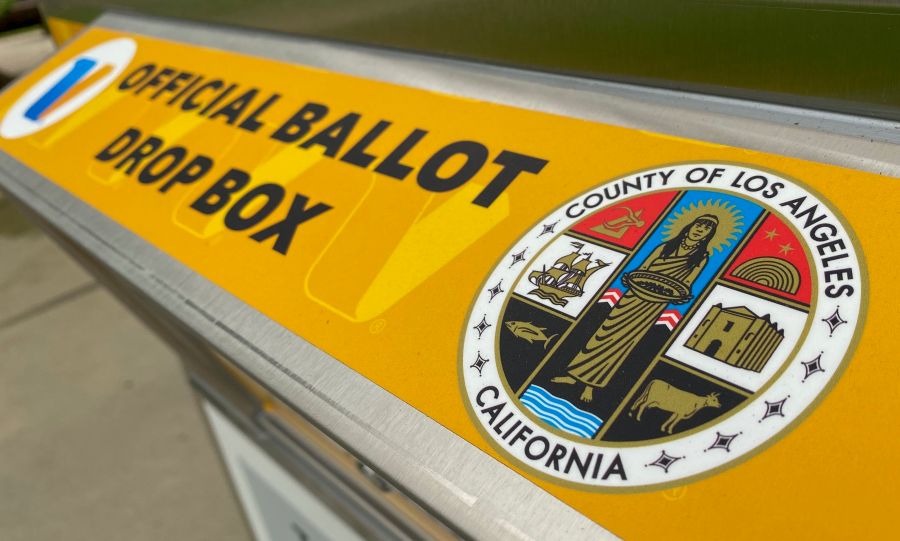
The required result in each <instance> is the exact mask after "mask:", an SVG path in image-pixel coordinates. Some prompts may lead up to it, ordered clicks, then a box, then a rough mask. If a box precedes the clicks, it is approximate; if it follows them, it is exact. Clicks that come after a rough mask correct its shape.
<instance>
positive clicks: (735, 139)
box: [0, 14, 900, 539]
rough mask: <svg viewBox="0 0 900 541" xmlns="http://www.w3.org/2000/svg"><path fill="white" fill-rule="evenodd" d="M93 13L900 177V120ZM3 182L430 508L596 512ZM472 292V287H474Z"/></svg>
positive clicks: (483, 532) (155, 259)
mask: <svg viewBox="0 0 900 541" xmlns="http://www.w3.org/2000/svg"><path fill="white" fill-rule="evenodd" d="M96 24H97V25H100V26H104V27H109V28H114V29H120V30H124V31H130V32H136V33H141V34H145V35H149V36H155V37H160V38H166V39H172V40H177V41H182V42H188V43H193V44H196V45H202V46H210V47H215V48H219V49H225V50H230V51H235V52H240V53H246V54H253V55H258V56H263V57H268V58H274V59H276V60H282V61H286V62H294V63H300V64H305V65H309V66H315V67H322V68H326V69H330V70H333V71H338V72H344V73H350V74H353V75H357V76H364V77H369V78H373V79H379V80H383V81H388V82H393V83H397V84H403V85H409V86H415V87H419V88H424V89H429V90H436V91H441V92H445V93H450V94H455V95H460V96H470V97H477V98H479V99H482V100H487V101H492V102H497V103H505V104H509V105H514V106H518V107H522V108H526V109H533V110H539V111H546V112H551V113H556V114H564V115H568V116H573V117H578V118H585V119H589V120H596V121H601V122H607V123H611V124H617V125H623V126H630V127H635V128H639V129H644V130H652V131H657V132H663V133H667V134H672V135H674V136H680V137H691V138H697V139H702V140H707V141H712V142H715V143H719V144H730V145H737V146H742V147H746V148H750V149H755V150H762V151H768V152H775V153H779V154H784V155H789V156H795V157H800V158H805V159H810V160H815V161H820V162H824V163H831V164H836V165H843V166H847V167H851V168H856V169H860V170H864V171H869V172H874V173H878V174H883V175H892V176H900V152H898V150H900V125H898V124H897V123H891V122H884V121H876V120H870V119H862V118H856V117H851V116H845V115H837V114H824V113H820V112H813V111H808V110H802V109H795V108H789V107H781V106H770V105H765V104H760V103H753V102H741V101H737V100H731V99H710V98H708V97H703V96H698V95H691V94H684V93H676V92H671V91H660V90H650V89H646V88H640V87H635V86H629V85H622V84H613V83H600V82H596V81H590V80H584V79H576V78H571V77H563V76H549V75H544V74H538V73H530V72H524V71H519V70H515V69H508V68H497V67H488V66H483V65H476V64H470V63H465V62H461V61H451V60H440V59H434V58H427V57H423V56H417V55H414V54H405V53H395V52H388V51H378V50H370V49H365V48H361V47H355V46H349V45H336V44H329V43H322V42H317V41H315V40H310V39H299V38H293V37H287V36H279V35H267V34H263V33H255V32H251V31H237V30H234V29H222V28H216V27H212V26H203V25H196V24H190V23H186V22H179V21H171V20H163V19H152V18H146V17H140V18H138V17H135V16H129V15H122V14H111V15H104V16H103V17H101V18H100V19H99V20H98V21H97V23H96ZM0 184H2V186H3V187H4V188H5V189H6V190H9V191H10V192H11V193H12V194H13V195H14V196H15V197H16V198H17V199H19V200H20V201H23V202H25V204H27V205H28V206H29V207H31V208H32V209H33V210H34V211H36V212H38V213H39V214H40V215H41V216H43V217H44V218H45V219H46V220H47V221H49V222H51V223H52V225H53V227H54V228H56V229H58V230H61V231H64V232H66V234H67V235H68V236H69V237H70V238H71V240H72V241H73V242H75V243H77V244H79V245H80V246H82V247H83V249H85V250H87V251H89V252H91V253H93V254H94V255H95V257H98V258H100V259H102V260H103V261H104V262H105V264H106V265H108V267H109V268H110V270H111V271H112V272H115V273H116V274H118V275H120V276H121V277H122V278H124V279H125V280H127V281H128V282H129V283H130V284H131V285H132V286H134V287H136V288H138V289H140V290H141V291H142V292H144V294H146V295H148V296H149V297H151V298H152V299H153V300H154V301H155V302H156V303H158V304H160V305H162V306H165V307H166V308H167V309H168V311H169V313H170V315H171V317H172V318H173V319H174V320H175V321H177V322H179V323H180V324H181V325H186V326H188V327H190V328H192V329H193V330H194V331H195V332H196V333H198V334H199V335H201V336H202V337H203V339H204V340H207V341H209V342H210V343H214V344H217V346H218V347H219V349H220V350H221V351H222V352H223V353H224V354H225V355H226V356H227V357H228V358H230V359H231V360H232V361H233V362H235V363H238V364H239V365H240V366H241V367H242V368H243V369H245V370H246V371H248V372H249V373H252V374H253V375H254V376H255V377H256V378H257V379H258V380H259V381H261V382H263V383H264V384H265V385H266V386H268V387H270V388H271V389H273V390H274V391H275V392H276V393H277V394H279V395H280V396H282V397H285V398H286V399H287V400H288V401H289V402H290V403H291V405H292V406H294V407H295V408H297V409H298V410H300V411H302V412H303V413H304V415H306V416H307V417H309V418H310V419H312V420H314V421H315V422H316V424H317V425H318V426H321V427H325V428H326V429H327V430H328V431H329V433H330V434H331V435H332V436H334V438H335V439H336V440H339V441H341V442H344V443H345V444H346V445H348V447H351V448H352V450H353V451H354V452H355V453H356V454H358V455H359V456H361V457H363V458H364V459H365V460H366V461H367V462H368V463H369V464H371V465H372V466H373V467H375V468H377V469H378V470H379V471H381V472H385V473H386V474H387V475H389V476H390V478H391V479H392V480H393V481H394V482H396V483H397V484H399V485H401V486H402V487H403V488H404V489H405V490H407V491H409V492H411V493H412V494H413V495H414V496H415V497H416V498H417V499H419V500H420V501H422V502H424V503H425V504H426V505H427V506H428V507H431V508H433V509H439V510H440V511H441V513H442V514H443V515H444V517H445V518H446V519H447V520H449V521H451V522H452V523H453V524H455V525H457V526H458V527H459V528H461V529H462V530H464V531H465V532H467V533H468V534H469V535H472V536H474V537H478V538H483V539H551V538H553V539H598V538H604V537H609V536H610V534H609V533H608V532H605V530H603V529H602V528H601V527H600V526H598V525H596V524H594V523H593V522H592V521H590V520H588V519H587V518H585V517H584V516H583V515H581V514H580V513H577V512H576V511H574V510H573V509H571V508H570V507H568V506H566V505H565V504H563V503H562V502H560V501H559V500H557V499H555V498H554V497H552V496H550V495H549V494H547V493H546V492H544V491H543V490H541V489H539V488H538V487H536V486H535V485H533V484H532V483H530V482H529V481H527V480H526V479H524V478H523V477H521V476H519V475H518V474H516V473H514V472H513V471H512V470H510V469H508V468H507V467H505V466H504V465H502V464H501V463H499V462H497V461H496V460H494V459H492V458H491V457H489V456H488V455H487V454H485V453H483V452H481V451H480V450H478V449H477V448H475V447H474V446H472V445H471V444H469V443H467V442H465V441H463V440H462V439H460V438H459V437H457V436H455V435H454V434H452V433H451V432H450V431H448V430H446V429H445V428H443V427H442V426H440V425H438V424H437V423H435V422H434V421H432V420H431V419H430V418H428V417H426V416H424V415H422V414H421V413H419V412H418V411H416V410H414V409H413V408H411V407H410V406H408V405H407V404H405V403H404V402H402V401H401V400H399V399H398V398H397V397H395V396H393V395H391V394H389V393H387V392H386V391H385V390H384V389H381V388H380V387H377V386H376V385H374V384H372V383H371V382H369V381H368V380H367V379H365V378H364V377H362V376H361V375H359V374H357V373H356V372H354V371H353V370H351V369H349V368H348V367H346V366H345V365H343V364H342V363H340V362H338V361H337V360H336V359H334V358H332V357H330V356H328V355H326V354H324V353H323V352H321V351H319V350H318V349H316V348H314V347H313V346H311V345H310V344H309V343H308V342H306V341H305V340H303V339H302V338H301V337H299V336H297V335H295V334H293V333H291V332H289V331H287V330H286V329H284V328H283V327H281V326H280V325H278V324H277V323H275V322H273V321H272V320H270V319H268V318H267V317H265V316H263V315H262V314H260V313H259V312H258V311H256V310H255V309H253V308H251V307H249V306H248V305H246V304H244V303H243V302H241V301H240V300H238V299H237V298H235V297H234V296H233V295H231V294H229V293H228V292H226V291H224V290H222V289H221V288H220V287H218V286H216V285H214V284H213V283H212V282H210V281H209V280H207V279H205V278H203V277H201V276H199V275H197V274H196V273H194V272H192V271H191V270H189V269H187V268H185V267H184V266H183V265H181V264H180V263H178V262H177V261H175V260H174V259H173V258H171V257H170V256H168V255H166V254H164V253H163V252H161V251H160V250H158V249H156V248H154V247H153V246H150V245H149V244H148V243H146V242H145V241H143V240H141V239H140V238H138V237H137V236H135V235H134V234H132V233H130V232H128V231H127V230H125V229H124V228H122V227H121V226H119V225H117V224H116V223H114V222H112V221H111V220H109V219H108V218H106V217H105V216H103V215H102V214H100V213H99V212H97V211H95V210H93V209H92V208H90V207H89V206H88V205H86V204H84V203H82V202H81V201H79V200H77V199H75V198H73V197H72V196H71V195H69V194H68V193H67V192H65V191H64V190H62V189H60V188H58V187H57V186H55V185H54V184H52V183H51V182H48V181H47V180H45V179H43V178H42V177H41V176H40V175H37V174H36V173H34V172H33V171H31V170H29V169H28V168H27V167H25V166H23V165H22V164H21V163H19V162H17V161H16V160H15V159H13V158H11V157H10V156H8V155H5V154H0ZM467 302H468V301H467Z"/></svg>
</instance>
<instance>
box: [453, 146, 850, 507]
mask: <svg viewBox="0 0 900 541" xmlns="http://www.w3.org/2000/svg"><path fill="white" fill-rule="evenodd" d="M853 239H854V237H853V234H852V232H851V231H850V229H849V228H848V226H847V225H846V224H845V223H843V221H842V219H841V217H840V216H839V215H838V214H837V213H836V212H835V211H834V209H833V207H832V206H831V205H830V204H829V203H828V202H826V201H823V200H822V199H820V198H819V197H818V196H817V195H815V194H813V193H811V192H809V191H807V190H806V189H805V188H804V187H803V186H801V185H800V184H798V183H797V182H795V181H793V180H791V179H788V178H785V177H782V176H779V175H778V174H775V173H772V172H768V171H760V170H756V169H753V168H750V167H745V166H740V165H733V164H714V163H710V164H706V163H693V164H681V165H672V166H666V167H660V168H658V169H651V170H647V171H643V172H640V173H635V174H631V175H628V176H625V177H622V178H619V179H616V180H613V181H612V182H609V183H605V184H603V185H601V186H599V187H597V188H596V189H593V190H591V191H589V192H588V193H585V194H582V195H580V196H578V197H577V198H575V199H574V200H572V201H570V202H568V203H566V204H565V205H563V206H562V207H560V208H559V209H557V210H556V211H554V212H553V213H552V214H550V215H549V216H547V217H546V218H545V219H543V220H541V221H540V222H539V223H538V224H537V225H536V226H535V227H533V228H532V229H531V230H530V231H528V232H526V233H525V235H523V236H522V237H521V239H520V240H519V241H518V242H516V243H515V245H514V246H513V247H512V248H511V249H510V250H509V252H508V253H507V254H506V255H504V256H503V257H502V258H501V259H500V261H499V263H498V264H497V265H496V267H495V268H494V270H493V272H492V273H491V274H490V276H489V277H488V279H487V281H486V282H485V284H484V287H483V288H482V289H481V291H479V293H478V297H477V299H476V301H475V303H474V306H473V307H472V310H471V314H470V317H469V320H468V322H467V324H466V327H465V330H464V333H465V334H464V339H463V349H462V358H461V363H460V371H461V377H462V380H463V387H464V392H465V395H466V402H467V406H468V408H469V411H470V413H471V415H472V417H473V418H474V419H475V421H476V422H477V423H478V425H479V426H480V428H481V430H482V432H483V434H484V435H485V436H486V437H487V438H488V439H489V440H490V441H491V442H492V444H494V445H495V447H496V448H497V449H499V450H500V451H501V452H502V453H503V454H505V455H506V456H507V457H508V458H510V459H511V460H513V461H515V462H517V463H519V464H522V465H524V466H526V467H527V468H528V469H530V470H531V471H533V472H536V473H538V474H540V475H542V476H544V477H550V478H553V479H555V480H560V481H564V482H568V483H574V484H577V485H581V486H588V487H591V488H596V489H608V490H616V489H620V490H621V489H628V490H635V489H640V488H641V487H644V488H652V487H657V488H658V487H661V486H665V485H673V484H680V483H684V482H686V481H687V480H689V479H692V478H696V477H699V476H704V475H709V474H712V473H714V472H715V471H718V470H720V469H722V468H724V467H726V466H728V465H729V464H730V463H733V462H735V461H738V460H740V459H741V458H742V457H746V456H747V455H748V454H750V453H753V452H754V451H756V450H758V449H759V448H760V447H761V446H764V445H765V444H767V443H771V442H772V441H773V440H776V439H777V438H779V437H780V436H782V435H784V434H785V433H786V432H787V431H788V430H789V429H790V428H791V427H792V426H793V425H795V424H796V423H797V422H798V421H800V419H801V418H802V417H803V416H804V415H805V414H806V413H808V412H809V411H810V410H811V409H812V408H813V407H814V406H815V405H816V404H817V403H818V402H819V401H820V399H822V398H823V396H824V393H825V392H826V391H827V390H828V389H829V388H830V387H831V386H832V385H833V384H834V383H836V381H837V379H838V377H839V376H840V374H841V372H842V370H843V369H844V367H845V365H846V364H847V362H848V360H849V357H850V352H851V350H852V348H853V346H854V345H855V343H856V340H857V336H858V334H859V332H860V330H861V328H862V326H861V325H860V322H861V321H862V319H863V315H864V308H865V298H866V290H865V289H866V284H865V272H864V269H863V262H862V260H861V258H860V256H859V254H858V252H857V248H856V245H855V243H854V240H853Z"/></svg>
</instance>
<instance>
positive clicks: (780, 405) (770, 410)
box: [759, 395, 791, 423]
mask: <svg viewBox="0 0 900 541" xmlns="http://www.w3.org/2000/svg"><path fill="white" fill-rule="evenodd" d="M790 397H791V395H787V396H786V397H784V398H782V399H781V400H779V401H777V402H769V401H768V400H766V401H765V402H766V412H765V413H764V414H763V416H762V419H760V420H759V422H760V423H761V422H763V421H765V420H766V419H768V418H769V417H776V416H779V417H784V403H785V402H787V399H788V398H790Z"/></svg>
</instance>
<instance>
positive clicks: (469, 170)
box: [118, 63, 547, 207]
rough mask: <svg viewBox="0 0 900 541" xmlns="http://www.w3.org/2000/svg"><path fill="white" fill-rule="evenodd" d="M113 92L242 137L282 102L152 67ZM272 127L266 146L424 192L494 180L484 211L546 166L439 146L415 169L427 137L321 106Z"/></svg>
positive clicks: (474, 145)
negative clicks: (284, 147) (291, 148)
mask: <svg viewBox="0 0 900 541" xmlns="http://www.w3.org/2000/svg"><path fill="white" fill-rule="evenodd" d="M118 89H119V90H120V91H123V92H129V93H131V94H133V95H135V96H141V97H144V98H145V99H148V100H150V101H157V102H159V103H164V104H165V105H166V106H168V107H172V108H178V109H180V110H181V111H184V112H191V113H192V114H197V115H199V116H202V117H206V118H208V119H209V120H211V121H215V120H218V121H220V122H224V123H225V124H228V125H230V126H234V127H236V128H238V129H241V130H245V131H249V132H257V131H259V130H261V129H262V128H263V127H264V126H266V125H267V124H268V122H266V121H264V120H263V117H264V115H265V113H266V111H268V110H269V109H270V108H271V107H272V105H273V104H275V103H276V102H278V101H279V100H281V95H280V94H278V93H275V92H264V91H262V90H261V89H259V88H256V87H250V86H242V85H240V84H238V83H229V82H226V81H224V80H222V79H216V78H208V77H206V76H203V75H200V74H196V73H191V72H187V71H183V70H180V69H177V68H173V67H167V66H157V65H156V64H152V63H149V64H144V65H142V66H139V67H137V68H135V69H134V70H133V71H131V72H130V73H128V74H126V75H125V76H124V77H123V78H122V80H121V81H120V83H119V85H118ZM276 124H277V127H276V128H274V129H273V130H271V131H270V132H269V135H268V136H269V138H271V139H274V140H276V141H280V142H282V143H287V144H293V145H296V146H297V147H299V148H301V149H305V150H309V149H316V150H319V151H321V152H322V154H324V155H325V156H328V157H329V158H333V159H336V160H340V161H341V162H344V163H347V164H350V165H353V166H356V167H360V168H363V169H367V170H369V169H370V170H372V171H374V172H375V173H379V174H381V175H384V176H386V177H391V178H393V179H396V180H405V179H406V178H407V177H410V176H414V177H415V179H416V182H417V183H418V184H419V186H421V187H422V188H424V189H425V190H428V191H430V192H446V191H450V190H455V189H456V188H459V187H460V186H462V185H463V184H465V183H466V182H468V181H469V180H471V179H472V178H473V177H475V175H477V174H478V173H479V172H481V171H482V170H483V169H485V170H486V173H487V174H489V175H490V174H493V177H492V178H491V180H490V181H488V182H487V185H486V186H485V187H484V188H483V189H482V190H481V192H480V193H479V194H478V195H477V196H476V197H475V198H474V199H473V200H472V203H473V204H475V205H478V206H481V207H489V206H491V204H492V203H493V202H494V201H496V200H497V198H498V197H499V196H500V194H502V193H503V191H504V190H506V188H508V187H509V185H510V184H511V183H512V182H513V181H514V180H515V179H516V178H517V177H519V175H521V174H523V173H524V174H534V175H536V174H538V173H540V172H541V170H543V168H544V166H546V165H547V160H543V159H541V158H536V157H534V156H528V155H526V154H520V153H518V152H513V151H511V150H505V149H501V150H499V151H493V150H491V149H489V148H488V146H487V145H485V144H483V143H480V142H478V141H472V140H463V141H453V142H450V143H448V144H445V145H443V146H440V147H439V148H437V150H435V151H434V152H432V153H431V155H430V156H429V157H428V158H426V159H425V160H424V161H421V162H420V163H416V162H412V161H407V160H408V156H409V154H410V153H411V152H412V150H413V149H414V148H416V147H419V146H423V147H424V146H425V145H427V144H428V141H426V140H427V139H428V136H429V132H428V131H427V130H424V129H421V128H414V129H412V130H407V129H399V128H397V127H396V126H393V123H392V122H391V121H389V120H385V119H371V120H369V119H363V116H362V115H361V114H360V113H358V112H353V111H342V112H337V113H336V112H334V111H332V110H331V109H330V108H329V106H328V105H326V104H323V103H317V102H313V101H310V102H307V103H305V104H303V105H302V106H300V107H299V108H298V109H296V112H295V113H294V114H293V115H291V116H290V117H289V118H287V119H285V120H283V121H280V122H277V123H276ZM270 129H271V128H270ZM377 140H382V141H389V148H391V150H389V151H388V152H381V153H375V152H374V151H372V150H371V148H372V145H373V144H374V143H375V142H376V141H377ZM423 141H426V143H423ZM433 146H437V145H433ZM488 162H490V164H492V165H493V166H497V168H495V167H491V166H489V165H487V164H488ZM488 168H490V169H493V171H489V170H488ZM448 170H449V171H448ZM413 173H415V175H413Z"/></svg>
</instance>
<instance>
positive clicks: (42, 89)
mask: <svg viewBox="0 0 900 541" xmlns="http://www.w3.org/2000/svg"><path fill="white" fill-rule="evenodd" d="M136 51H137V44H136V43H135V42H134V40H132V39H129V38H118V39H114V40H111V41H107V42H106V43H102V44H100V45H97V46H96V47H93V48H91V49H89V50H87V51H85V52H83V53H80V54H78V55H77V56H75V57H74V58H72V59H70V60H69V61H67V62H66V63H64V64H63V65H61V66H59V67H58V68H56V69H55V70H53V71H52V72H50V73H49V74H48V75H46V76H45V77H44V78H43V79H41V80H40V81H38V82H37V83H36V84H35V85H34V86H32V87H31V88H30V89H29V90H28V91H27V92H26V93H25V94H24V95H23V96H22V97H20V98H19V99H18V100H17V101H16V103H15V104H14V105H13V106H12V107H10V109H9V110H8V111H7V112H6V115H5V116H4V117H3V121H2V122H0V137H4V138H6V139H16V138H19V137H24V136H26V135H31V134H33V133H35V132H38V131H40V130H42V129H44V128H46V127H48V126H51V125H53V124H55V123H56V122H59V121H60V120H62V119H63V118H65V117H67V116H69V115H70V114H72V113H73V112H75V111H76V110H78V109H79V108H80V107H81V106H82V105H84V104H85V103H87V102H88V101H90V100H91V99H92V98H94V97H95V96H96V95H97V94H99V93H100V92H102V91H103V90H104V89H105V88H106V87H108V86H109V85H110V84H111V83H112V82H113V81H114V80H115V79H116V77H118V76H119V74H120V73H122V71H123V70H124V69H125V68H126V67H127V66H128V63H129V62H131V59H132V58H133V57H134V53H135V52H136ZM80 59H90V60H93V61H95V62H96V64H95V65H94V66H93V67H92V68H91V70H90V71H88V72H87V73H85V74H84V77H83V78H82V80H83V79H84V78H87V77H90V76H91V74H92V73H95V72H96V71H98V70H101V69H108V72H107V73H106V74H105V75H104V76H103V77H100V78H99V79H98V80H96V81H94V82H93V83H92V84H91V85H90V86H88V87H87V88H84V89H81V90H80V92H79V93H78V95H76V96H73V97H71V99H68V100H67V101H66V102H65V103H63V104H61V105H60V106H59V107H57V108H55V109H54V110H53V111H50V112H49V113H48V114H47V115H46V116H45V117H42V118H40V119H38V120H32V119H30V118H27V117H26V116H25V114H26V112H27V111H28V109H29V108H30V107H31V106H32V105H34V104H35V102H37V101H38V100H39V99H41V97H42V96H44V95H45V94H47V92H48V91H50V90H51V89H52V88H53V87H54V86H55V85H57V84H58V83H59V82H60V81H61V80H62V79H63V78H64V77H65V76H66V75H67V74H68V73H70V72H71V71H72V69H73V67H74V66H75V63H76V62H77V61H78V60H80ZM107 67H108V68H107Z"/></svg>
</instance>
